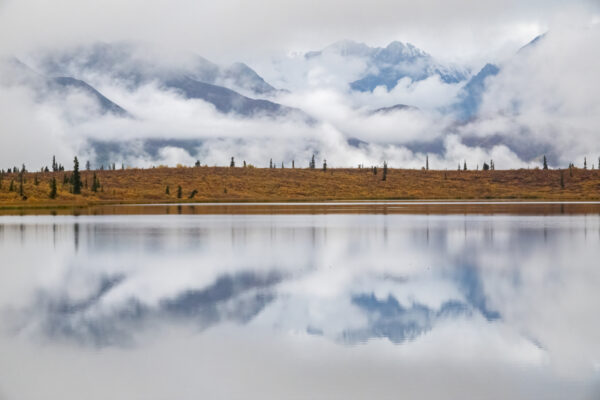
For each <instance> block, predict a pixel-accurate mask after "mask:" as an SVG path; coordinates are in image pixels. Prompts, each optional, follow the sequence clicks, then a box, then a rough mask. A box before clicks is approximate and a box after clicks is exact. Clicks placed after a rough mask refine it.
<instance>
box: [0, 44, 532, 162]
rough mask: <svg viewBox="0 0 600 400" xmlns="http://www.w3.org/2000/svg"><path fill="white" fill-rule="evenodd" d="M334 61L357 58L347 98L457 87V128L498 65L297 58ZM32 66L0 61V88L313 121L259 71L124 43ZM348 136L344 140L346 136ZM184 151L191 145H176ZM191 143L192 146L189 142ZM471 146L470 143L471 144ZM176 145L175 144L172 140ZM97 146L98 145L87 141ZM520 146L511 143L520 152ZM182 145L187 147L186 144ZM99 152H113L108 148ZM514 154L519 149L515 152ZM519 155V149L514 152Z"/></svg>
mask: <svg viewBox="0 0 600 400" xmlns="http://www.w3.org/2000/svg"><path fill="white" fill-rule="evenodd" d="M542 38H543V36H540V37H537V38H535V39H534V40H533V41H532V42H531V43H529V44H528V45H526V46H524V47H523V48H522V49H521V50H520V51H519V52H518V53H517V54H516V55H515V56H519V53H521V52H523V51H525V50H526V49H527V48H530V47H531V46H534V45H535V44H536V43H538V42H539V41H540V40H541V39H542ZM330 56H334V57H337V58H338V59H340V60H342V62H351V61H352V60H360V61H361V62H362V63H363V64H364V66H365V67H364V70H363V71H362V72H361V73H359V76H358V79H353V80H349V81H348V82H347V90H348V92H358V93H365V92H367V93H368V92H371V91H373V90H375V88H378V87H384V88H385V89H386V90H392V89H393V88H394V87H395V86H396V85H397V84H398V81H399V80H401V79H410V81H412V82H418V81H422V80H424V79H428V78H432V77H433V78H435V77H437V78H438V79H439V80H440V81H441V82H444V83H447V84H456V85H459V86H460V87H461V91H460V94H459V98H458V101H457V102H456V103H455V104H454V105H453V106H452V107H450V108H449V109H446V110H442V112H445V113H451V114H452V115H454V117H455V118H456V122H457V124H463V123H466V122H468V121H470V120H473V119H475V118H477V116H478V111H479V106H480V104H481V102H482V99H483V96H484V93H485V91H486V85H487V82H488V81H489V79H491V78H492V77H493V76H495V75H497V74H498V73H499V72H500V70H501V67H500V66H498V65H496V64H492V63H488V64H486V65H485V66H484V67H483V68H482V69H481V70H479V71H478V72H477V73H476V74H472V73H471V72H470V71H469V69H467V68H461V67H457V66H454V65H444V64H442V63H440V62H439V61H437V60H436V59H435V58H434V57H432V56H431V55H429V54H428V53H426V52H424V51H423V50H420V49H418V48H416V47H415V46H413V45H411V44H404V43H401V42H397V41H394V42H391V43H389V44H388V45H387V46H386V47H370V46H368V45H366V44H364V43H359V42H354V41H349V40H344V41H340V42H336V43H334V44H332V45H330V46H327V47H325V48H323V49H322V50H318V51H310V52H307V53H305V54H304V56H303V59H304V60H306V62H308V63H312V64H313V65H314V64H315V63H316V64H317V65H318V63H319V62H326V60H325V59H326V58H327V57H330ZM31 60H32V63H33V67H30V66H29V65H26V64H25V63H23V62H21V61H20V60H18V59H16V58H12V59H8V60H4V62H0V65H1V66H2V68H3V73H2V74H0V84H7V83H8V84H11V83H12V84H15V83H16V84H27V85H29V86H30V87H32V88H33V89H34V91H35V92H36V93H37V95H36V96H37V99H38V100H39V101H44V100H45V99H47V98H49V97H50V96H53V99H54V100H56V99H57V98H58V99H61V98H65V97H67V95H68V94H69V93H72V92H78V93H83V94H85V95H87V96H88V97H89V98H91V99H94V100H95V102H96V103H97V104H98V109H99V110H100V113H101V114H104V115H114V116H116V117H126V118H135V117H136V116H135V115H132V114H131V113H130V112H129V111H128V110H127V107H126V106H124V105H121V104H117V102H116V101H114V100H112V99H110V98H109V97H108V96H106V95H105V94H103V93H102V92H101V90H98V89H97V88H96V84H99V85H102V83H103V82H106V81H110V82H113V83H114V82H116V83H117V84H118V85H119V86H122V87H124V88H127V89H128V90H131V91H135V90H137V89H139V88H141V87H142V86H143V85H146V84H155V85H157V86H158V88H159V89H162V90H165V91H170V92H175V93H177V94H178V95H179V96H181V97H182V98H183V99H186V100H189V99H197V100H202V101H205V102H207V103H209V104H212V105H213V106H214V108H215V110H216V111H217V112H219V113H222V114H225V115H231V116H234V117H236V118H255V117H267V118H275V119H278V118H285V119H288V118H294V119H295V120H297V121H303V122H304V123H307V124H309V125H310V124H313V123H315V122H317V119H316V118H314V117H312V116H310V115H308V114H307V113H306V112H304V111H303V110H300V109H298V108H294V107H290V106H287V105H284V104H281V103H279V102H277V100H275V99H281V98H285V96H279V95H280V94H282V93H287V90H286V89H278V88H276V87H275V86H274V85H271V84H270V83H268V82H267V81H266V80H265V79H264V78H263V77H262V76H261V75H260V74H259V73H257V72H256V71H255V70H253V69H252V68H250V67H249V66H248V65H246V64H244V63H241V62H236V63H233V64H231V65H227V66H221V65H218V64H216V63H213V62H211V61H209V60H207V59H205V58H203V57H201V56H198V55H193V56H191V57H187V58H185V59H184V60H183V61H181V62H180V61H178V60H177V59H173V60H157V58H156V56H155V55H153V54H152V53H151V52H146V51H145V50H144V48H141V47H139V46H137V45H134V44H130V43H118V44H104V43H100V44H94V45H91V46H82V47H78V48H74V49H70V50H67V51H59V52H47V53H44V54H41V55H37V56H36V57H32V59H31ZM407 111H409V112H417V113H419V112H421V110H420V109H419V108H417V107H415V106H414V105H411V104H394V103H392V104H389V105H387V106H383V107H378V108H376V107H373V108H372V109H371V111H370V112H368V113H367V114H366V115H367V116H370V115H389V114H393V113H402V112H407ZM349 137H350V135H349ZM173 140H175V141H176V142H177V140H178V139H177V138H164V139H153V140H152V141H149V142H148V143H150V142H152V144H150V145H149V146H150V148H151V149H152V152H153V153H156V151H157V148H158V147H160V145H162V144H166V143H171V141H173ZM465 140H467V141H468V140H471V141H472V142H474V143H471V144H474V145H479V146H482V147H489V146H493V145H496V144H499V143H503V144H507V145H508V146H509V147H511V148H512V147H513V146H512V145H511V144H510V143H508V142H507V141H506V140H505V139H504V138H502V137H494V138H493V140H492V139H489V138H488V139H486V140H485V141H482V140H481V139H477V138H465ZM184 142H185V143H187V144H190V143H191V144H190V146H192V144H193V145H194V146H197V145H198V141H197V140H192V141H191V142H189V143H188V141H183V142H181V143H184ZM192 142H193V143H192ZM475 142H476V143H475ZM177 143H179V142H177ZM348 143H349V144H350V145H353V146H363V145H367V144H368V138H359V137H354V136H352V137H350V138H349V139H348ZM95 144H96V146H97V147H98V148H102V147H103V146H102V145H101V143H100V142H96V143H95ZM404 145H405V146H406V147H408V148H410V149H411V150H413V151H417V152H420V151H428V152H429V151H432V152H439V151H443V143H442V141H440V140H437V141H435V143H425V142H415V143H412V144H411V143H406V141H404ZM521 145H522V143H520V144H516V146H521ZM186 147H188V146H186ZM104 148H108V149H110V151H112V152H115V148H114V147H113V146H112V144H107V145H106V146H104ZM520 151H521V150H520ZM521 153H522V151H521Z"/></svg>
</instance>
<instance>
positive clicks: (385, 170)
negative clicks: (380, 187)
mask: <svg viewBox="0 0 600 400" xmlns="http://www.w3.org/2000/svg"><path fill="white" fill-rule="evenodd" d="M387 171H388V166H387V161H384V162H383V176H382V177H381V180H382V181H386V180H387Z"/></svg>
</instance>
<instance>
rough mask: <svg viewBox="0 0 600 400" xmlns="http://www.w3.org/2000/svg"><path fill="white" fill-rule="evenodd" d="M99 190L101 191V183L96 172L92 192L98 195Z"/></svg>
mask: <svg viewBox="0 0 600 400" xmlns="http://www.w3.org/2000/svg"><path fill="white" fill-rule="evenodd" d="M98 189H100V181H99V180H98V177H97V176H96V173H95V172H94V176H93V177H92V188H91V190H92V192H94V193H96V192H98Z"/></svg>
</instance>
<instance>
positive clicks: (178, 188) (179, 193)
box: [177, 185, 183, 199]
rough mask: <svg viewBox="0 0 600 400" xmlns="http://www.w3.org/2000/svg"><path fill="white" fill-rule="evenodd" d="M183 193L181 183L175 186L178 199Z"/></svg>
mask: <svg viewBox="0 0 600 400" xmlns="http://www.w3.org/2000/svg"><path fill="white" fill-rule="evenodd" d="M182 193H183V189H181V185H179V186H177V198H178V199H180V198H181V196H182Z"/></svg>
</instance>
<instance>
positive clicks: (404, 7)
mask: <svg viewBox="0 0 600 400" xmlns="http://www.w3.org/2000/svg"><path fill="white" fill-rule="evenodd" d="M594 13H595V14H599V15H600V13H599V6H598V2H596V1H592V0H573V1H559V0H530V1H518V0H508V1H506V0H505V1H501V0H480V1H468V0H450V1H439V0H420V1H414V0H375V1H357V0H352V1H346V0H319V1H305V0H302V1H301V0H286V1H277V0H257V1H252V2H240V1H238V0H221V1H218V2H207V1H194V0H150V1H149V0H128V1H121V0H103V1H89V0H54V1H46V0H0V50H1V51H2V52H5V53H6V52H9V53H20V52H23V51H30V50H33V49H35V48H37V47H38V46H50V47H53V46H61V45H66V44H74V43H80V42H89V41H116V40H142V41H147V42H150V43H153V44H158V45H162V46H164V47H166V48H169V49H183V50H193V51H197V52H199V53H201V54H203V55H205V56H206V57H209V58H213V59H218V60H238V59H251V58H254V57H262V56H266V55H270V54H272V53H274V52H281V51H284V52H289V51H299V50H308V49H317V48H321V47H323V46H325V45H326V44H328V43H330V42H333V41H336V40H339V39H342V38H349V39H354V40H359V41H365V42H367V43H369V44H373V45H384V44H387V43H388V42H390V41H391V40H401V41H408V42H412V43H414V44H415V45H417V46H418V47H421V48H423V49H425V50H427V51H429V52H430V53H432V54H434V55H436V56H438V57H440V58H443V59H449V60H451V59H457V60H462V61H464V60H466V59H472V58H477V59H480V58H481V59H482V58H489V57H490V55H492V54H494V55H497V54H498V53H499V52H502V51H507V52H508V51H513V50H514V47H515V46H519V45H522V44H523V43H525V42H527V41H528V40H530V39H531V38H532V37H534V36H535V35H537V34H539V33H541V32H544V31H546V30H548V29H551V28H552V27H553V26H557V25H562V24H570V23H576V19H578V18H580V17H579V16H582V15H583V16H586V15H590V14H594Z"/></svg>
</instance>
